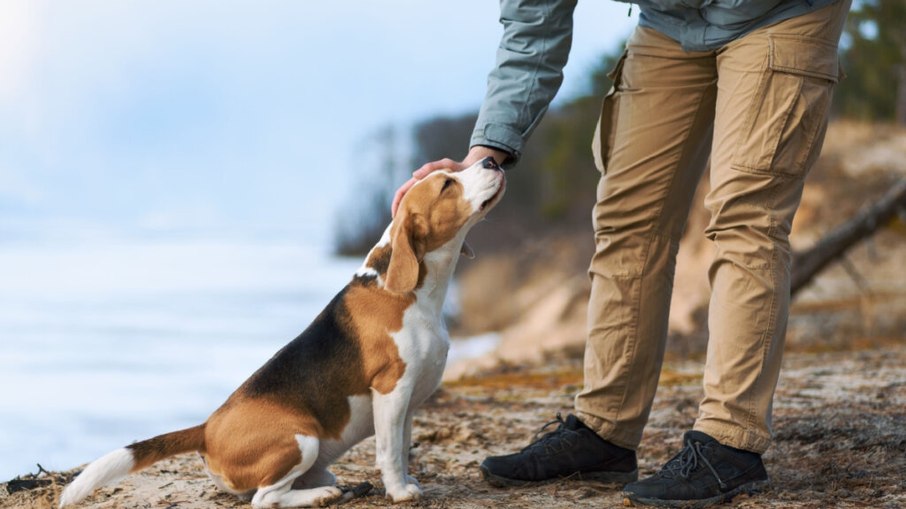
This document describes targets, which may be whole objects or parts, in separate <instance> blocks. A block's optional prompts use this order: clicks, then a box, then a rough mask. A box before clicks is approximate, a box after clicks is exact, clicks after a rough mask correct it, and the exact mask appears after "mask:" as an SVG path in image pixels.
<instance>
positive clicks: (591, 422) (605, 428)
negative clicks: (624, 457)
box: [575, 410, 639, 451]
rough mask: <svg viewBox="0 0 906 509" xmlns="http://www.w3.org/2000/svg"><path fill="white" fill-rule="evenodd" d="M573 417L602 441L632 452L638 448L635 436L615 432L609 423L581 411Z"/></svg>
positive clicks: (637, 439)
mask: <svg viewBox="0 0 906 509" xmlns="http://www.w3.org/2000/svg"><path fill="white" fill-rule="evenodd" d="M575 415H576V417H578V418H579V420H580V421H582V424H585V425H586V426H588V427H589V428H591V430H592V431H594V432H595V433H597V434H598V436H599V437H601V438H603V439H604V440H607V441H608V442H610V443H612V444H614V445H618V446H620V447H623V448H624V449H632V450H633V451H634V450H636V449H638V448H639V438H638V436H637V435H636V434H630V433H625V432H622V433H621V432H619V431H617V429H616V427H615V426H614V425H613V424H611V423H610V421H607V420H605V419H601V418H600V417H596V416H594V415H591V414H588V413H585V412H583V411H581V410H576V413H575Z"/></svg>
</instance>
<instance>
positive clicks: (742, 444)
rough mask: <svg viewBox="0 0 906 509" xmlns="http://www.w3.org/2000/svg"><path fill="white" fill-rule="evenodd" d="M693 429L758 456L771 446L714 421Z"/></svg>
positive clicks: (768, 441) (752, 434)
mask: <svg viewBox="0 0 906 509" xmlns="http://www.w3.org/2000/svg"><path fill="white" fill-rule="evenodd" d="M583 422H584V421H583ZM692 429H694V430H695V431H701V432H703V433H707V434H708V435H710V436H711V437H712V438H714V439H716V440H717V441H718V442H720V443H721V444H722V445H728V446H730V447H734V448H736V449H742V450H744V451H750V452H754V453H757V454H764V452H765V451H767V450H768V447H770V446H771V437H766V436H764V435H762V434H759V433H755V432H752V431H748V430H745V429H742V428H739V427H736V426H729V425H726V424H719V423H714V422H712V421H699V422H696V423H695V425H694V426H693V427H692Z"/></svg>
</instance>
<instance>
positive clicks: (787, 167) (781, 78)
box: [732, 34, 840, 177]
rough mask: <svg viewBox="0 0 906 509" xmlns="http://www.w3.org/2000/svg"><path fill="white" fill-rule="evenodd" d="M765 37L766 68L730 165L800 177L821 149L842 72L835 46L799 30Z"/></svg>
mask: <svg viewBox="0 0 906 509" xmlns="http://www.w3.org/2000/svg"><path fill="white" fill-rule="evenodd" d="M768 37H769V45H770V47H769V51H770V53H769V60H768V68H767V69H766V70H765V71H764V73H763V74H762V76H761V81H760V83H759V86H758V89H757V91H756V95H755V96H754V97H753V98H752V102H751V104H750V106H749V108H748V112H747V114H746V121H745V123H744V126H745V127H744V131H743V132H744V134H743V138H741V143H740V144H739V146H738V147H737V149H736V153H735V155H734V157H733V163H732V166H733V167H734V168H735V169H738V170H743V171H756V172H765V173H771V174H777V175H781V176H787V177H802V176H805V174H806V172H807V171H808V169H809V168H810V167H811V166H812V164H813V163H814V162H815V159H816V158H817V157H818V153H819V152H820V146H821V140H822V139H823V135H824V129H825V127H826V125H827V115H828V108H829V107H830V99H831V93H832V91H833V87H834V84H835V83H836V82H837V80H838V78H839V74H840V68H839V63H838V60H837V46H836V45H835V44H833V43H831V42H827V41H824V40H821V39H815V38H811V37H804V36H800V35H784V34H773V35H770V36H768Z"/></svg>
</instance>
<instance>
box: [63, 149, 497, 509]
mask: <svg viewBox="0 0 906 509" xmlns="http://www.w3.org/2000/svg"><path fill="white" fill-rule="evenodd" d="M505 182H506V181H505V178H504V174H503V171H502V170H501V169H500V168H499V167H498V166H497V164H496V163H495V162H494V160H493V159H491V158H487V159H485V160H483V161H480V162H478V163H476V164H474V165H472V166H471V167H469V168H467V169H465V170H463V171H460V172H446V171H438V172H435V173H432V174H431V175H429V176H428V177H426V178H424V179H422V180H421V181H419V182H418V183H417V184H416V185H415V186H414V187H412V189H411V190H409V192H408V193H406V195H405V197H404V199H403V201H402V203H401V205H400V208H399V211H398V213H397V215H396V217H395V218H394V219H393V221H392V222H391V224H390V226H388V227H387V229H386V231H385V232H384V235H383V237H382V238H381V240H380V242H378V244H377V245H376V246H375V247H374V248H373V249H372V250H371V252H370V253H369V254H368V257H367V258H366V260H365V262H364V264H363V265H362V267H361V268H360V269H359V270H358V271H357V272H356V273H355V275H354V277H353V278H352V281H350V282H349V284H347V285H346V287H345V288H343V289H342V290H341V291H340V293H339V294H337V296H336V297H334V299H333V300H332V301H331V302H330V303H329V304H328V305H327V307H326V308H325V309H324V311H322V312H321V314H320V315H318V317H317V318H315V320H314V322H313V323H312V324H311V325H310V326H309V327H308V328H307V329H305V331H304V332H302V333H301V334H300V335H299V336H298V337H297V338H295V339H294V340H292V341H290V342H289V344H287V345H286V346H284V347H283V348H282V349H281V350H280V351H278V352H277V353H276V354H275V355H274V356H273V357H272V358H271V359H270V360H269V361H267V362H266V363H265V364H264V365H263V366H262V367H261V368H260V369H258V371H256V372H255V373H254V374H253V375H252V376H251V377H250V378H249V379H248V380H246V381H245V382H244V383H243V384H242V385H241V386H240V387H239V388H238V389H237V390H236V391H235V392H234V393H233V394H232V395H231V396H230V397H229V398H228V399H227V401H226V402H225V403H224V404H223V405H222V406H221V407H220V408H218V409H217V410H216V411H215V412H214V413H213V414H211V416H210V417H209V418H208V420H207V421H206V422H205V423H204V424H201V425H198V426H195V427H193V428H188V429H184V430H181V431H175V432H172V433H167V434H164V435H160V436H157V437H154V438H151V439H149V440H144V441H142V442H136V443H133V444H132V445H129V446H126V447H124V448H121V449H117V450H115V451H113V452H110V453H108V454H106V455H105V456H103V457H101V458H100V459H98V460H96V461H94V462H93V463H91V464H90V465H88V467H86V468H85V470H84V471H83V472H82V473H81V474H80V475H79V476H78V477H76V479H75V480H74V481H73V482H72V484H70V485H69V486H67V487H66V489H65V490H64V491H63V493H62V495H61V497H60V507H64V506H67V505H70V504H75V503H77V502H79V501H80V500H82V499H84V498H85V497H87V496H88V495H90V494H91V493H92V492H93V491H94V490H95V488H97V487H100V486H103V485H105V484H108V483H111V482H113V481H117V480H119V479H121V478H122V477H124V476H126V475H127V474H129V473H132V472H136V471H138V470H141V469H143V468H145V467H148V466H149V465H151V464H153V463H155V462H157V461H160V460H162V459H164V458H167V457H169V456H172V455H174V454H179V453H184V452H189V451H198V452H199V453H200V454H201V456H202V458H203V459H204V463H205V467H206V469H207V471H208V474H209V476H210V477H211V479H212V480H213V481H214V483H215V484H216V485H217V486H218V487H220V488H222V489H224V490H226V491H228V492H230V493H234V494H236V495H239V496H243V497H246V498H248V497H250V498H251V503H252V507H311V506H320V505H325V504H329V503H331V502H334V501H337V500H338V499H339V498H341V496H342V493H341V492H340V490H339V489H338V488H337V487H336V486H335V484H336V478H335V477H334V475H333V474H331V473H330V472H329V471H328V470H327V467H328V466H329V465H330V464H331V463H333V462H334V460H336V459H337V458H338V457H339V456H340V455H342V454H343V453H344V452H345V451H346V450H348V449H349V448H350V447H352V446H353V445H355V444H356V443H358V442H360V441H361V440H363V439H364V438H366V437H369V436H371V435H372V434H374V435H376V445H377V451H376V459H377V467H378V468H379V469H380V471H381V478H382V480H383V482H384V487H385V489H386V493H387V496H388V497H390V498H391V499H393V501H394V502H401V501H406V500H414V499H416V498H418V497H419V496H420V495H421V489H420V488H419V485H418V482H416V480H415V479H414V478H412V477H410V476H409V475H408V455H409V447H410V441H411V434H412V415H413V413H414V411H415V409H416V408H417V407H418V405H419V404H421V403H422V402H424V401H425V399H426V398H428V396H430V395H431V393H433V392H434V391H435V389H437V387H438V385H439V384H440V379H441V375H442V374H443V370H444V364H445V363H446V357H447V349H448V347H449V336H448V334H447V331H446V327H445V326H444V323H443V318H442V315H441V305H442V304H443V300H444V296H445V294H446V292H447V285H448V283H449V281H450V277H451V276H452V274H453V269H454V267H455V265H456V262H457V260H458V259H459V256H460V252H461V250H462V249H463V248H464V240H465V236H466V233H467V232H468V231H469V229H470V228H471V227H472V226H473V225H475V223H477V222H478V221H479V220H481V219H482V218H483V217H484V216H485V214H487V213H488V211H489V210H490V209H491V208H492V207H494V205H496V204H497V203H498V202H499V201H500V198H501V197H502V196H503V192H504V189H505V187H506V184H505Z"/></svg>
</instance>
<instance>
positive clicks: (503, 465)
mask: <svg viewBox="0 0 906 509" xmlns="http://www.w3.org/2000/svg"><path fill="white" fill-rule="evenodd" d="M555 423H559V426H557V428H556V429H554V430H553V431H550V432H548V433H546V434H544V435H542V436H541V437H540V438H538V434H541V433H543V432H544V430H545V429H547V428H548V427H549V426H550V425H551V424H555ZM538 434H536V435H535V441H534V442H532V443H531V444H530V445H529V446H528V447H526V448H525V449H522V450H521V451H519V452H517V453H515V454H508V455H506V456H491V457H489V458H487V459H485V460H484V461H483V462H482V463H481V466H480V467H479V468H480V469H481V474H482V476H483V477H484V478H485V480H487V481H488V483H490V484H491V485H493V486H499V487H503V486H525V485H527V484H531V483H535V482H542V481H548V480H552V479H559V478H564V477H571V478H574V479H584V480H594V481H601V482H606V483H613V484H617V483H619V484H625V483H627V482H632V481H634V480H636V479H638V477H639V475H638V466H637V464H636V460H635V451H633V450H631V449H624V448H622V447H619V446H616V445H614V444H612V443H610V442H608V441H606V440H604V439H603V438H601V437H600V436H598V434H597V433H595V432H594V431H592V430H591V429H590V428H589V427H588V426H586V425H585V424H583V423H582V421H580V420H579V419H578V418H576V416H575V415H572V414H570V415H568V416H567V417H566V420H565V421H564V420H563V418H561V417H560V414H559V413H558V414H557V419H555V420H553V421H551V422H549V423H547V424H545V425H544V426H543V427H542V428H541V430H539V431H538Z"/></svg>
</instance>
